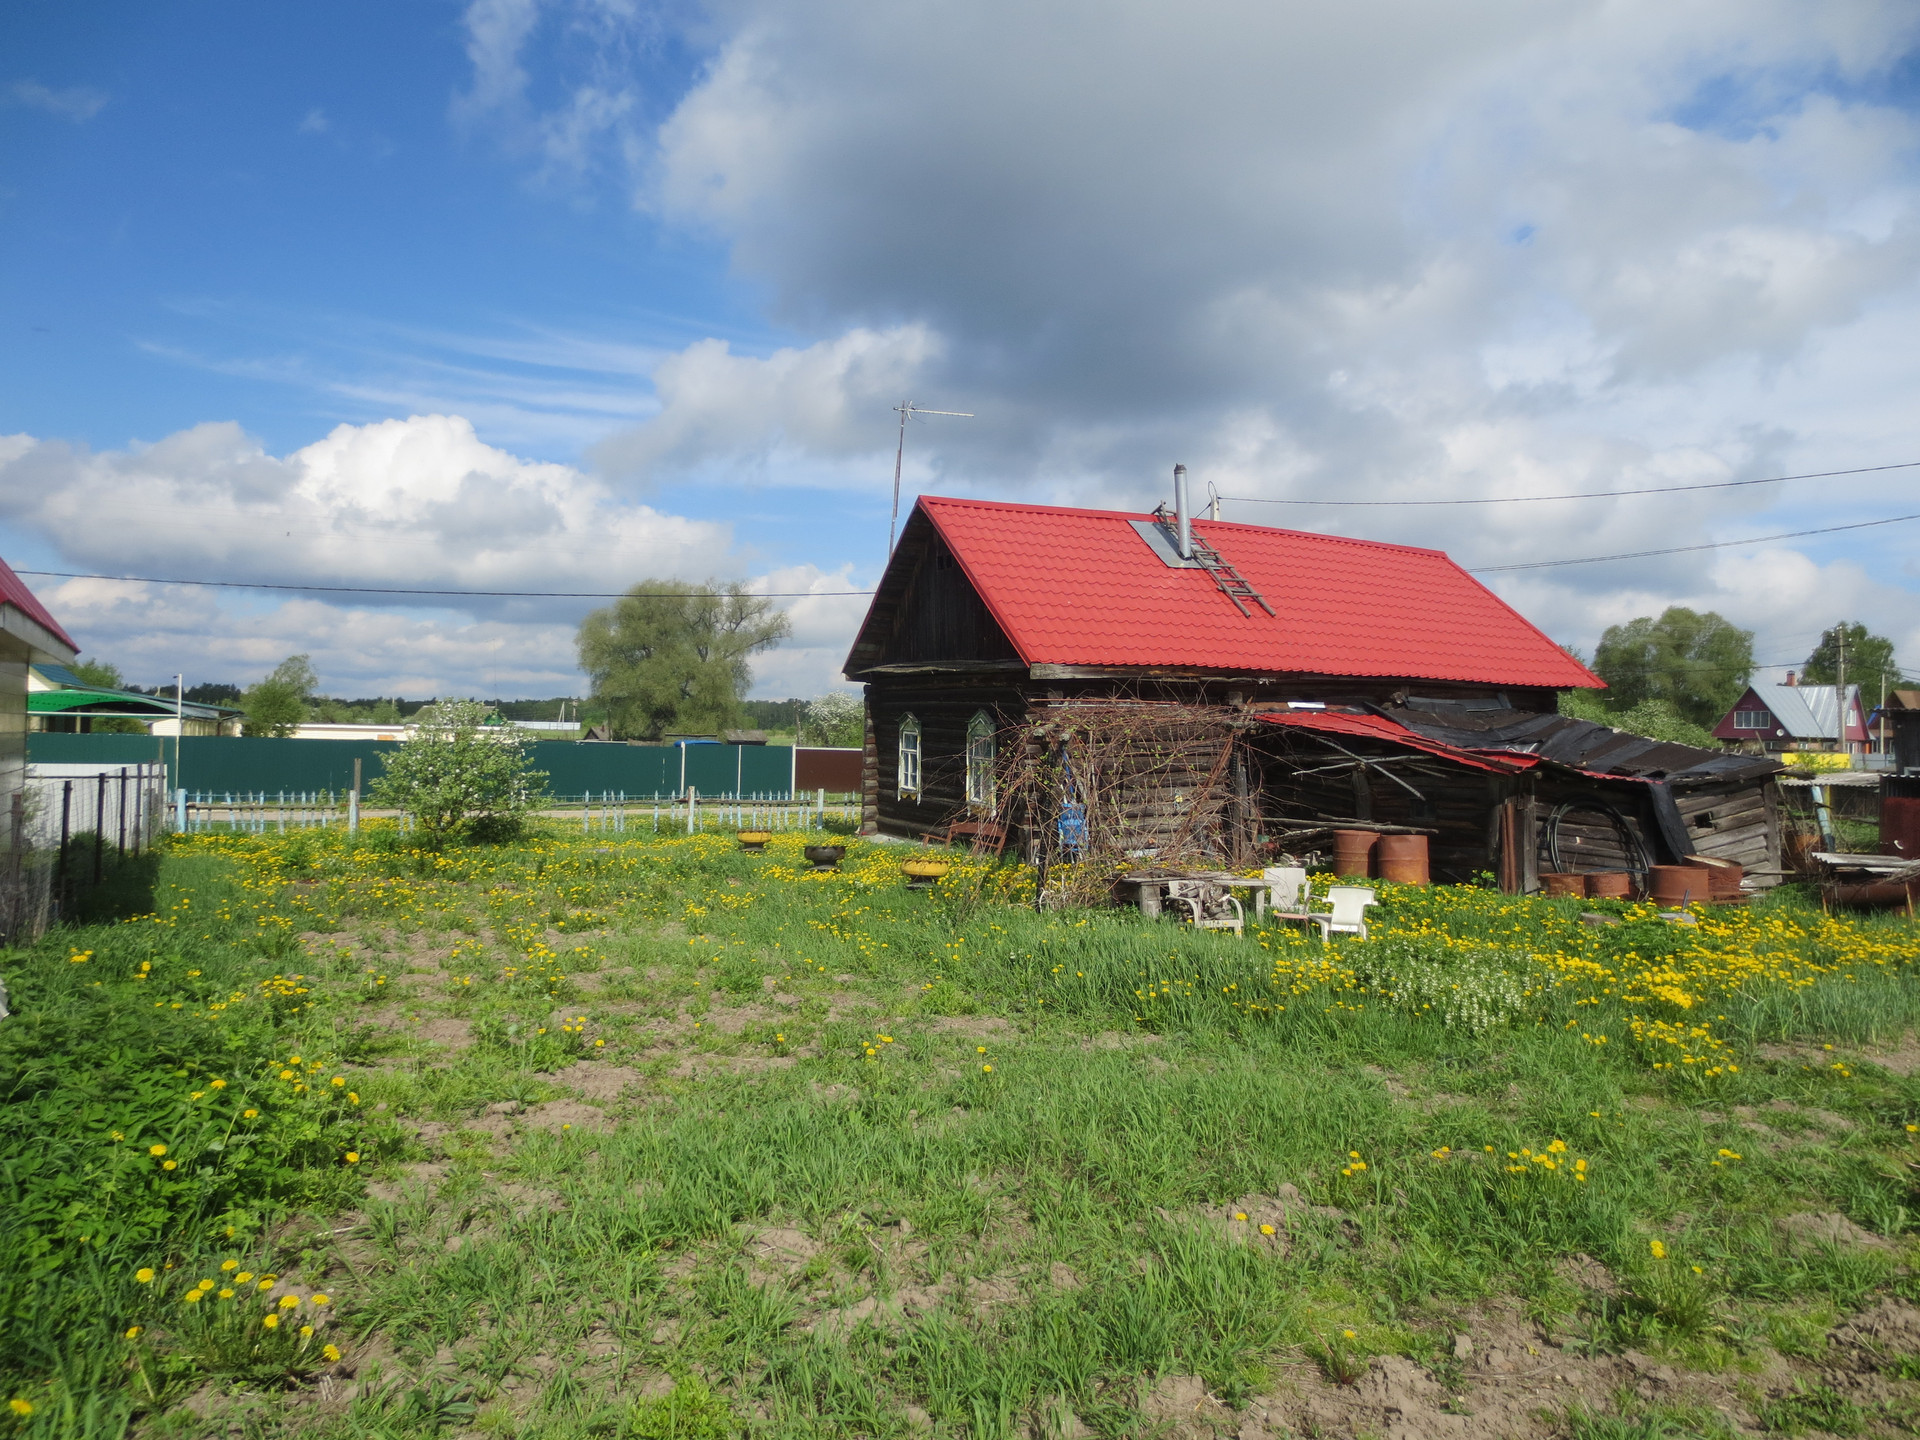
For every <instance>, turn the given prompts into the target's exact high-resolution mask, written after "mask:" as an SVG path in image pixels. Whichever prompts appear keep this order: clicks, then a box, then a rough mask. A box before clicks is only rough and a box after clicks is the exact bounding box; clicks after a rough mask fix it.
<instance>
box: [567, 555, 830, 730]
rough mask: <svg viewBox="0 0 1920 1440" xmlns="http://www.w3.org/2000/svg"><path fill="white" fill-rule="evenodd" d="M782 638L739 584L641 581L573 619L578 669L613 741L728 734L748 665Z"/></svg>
mask: <svg viewBox="0 0 1920 1440" xmlns="http://www.w3.org/2000/svg"><path fill="white" fill-rule="evenodd" d="M791 633H792V626H791V624H790V623H789V622H788V620H787V617H786V616H785V615H783V614H780V613H778V612H777V611H775V610H774V608H773V606H772V603H771V602H769V601H768V600H766V599H765V598H763V597H762V596H758V595H753V594H750V593H749V592H748V591H747V589H746V587H745V586H743V585H739V584H729V585H715V584H711V583H709V584H705V585H700V584H689V583H687V582H686V581H684V580H643V581H641V582H640V583H639V584H638V585H636V586H634V587H633V588H632V589H631V590H629V591H628V592H627V593H626V594H625V595H623V596H621V597H620V598H619V599H618V600H616V601H614V602H613V604H611V605H609V606H607V607H606V608H605V609H602V610H596V611H594V612H593V613H592V614H591V615H589V616H587V618H586V619H585V620H583V621H581V622H580V633H579V635H578V637H577V638H576V642H575V643H576V644H577V645H578V647H579V651H580V668H581V669H582V670H584V671H586V672H587V674H588V676H589V677H590V678H591V679H592V681H593V698H594V700H595V701H597V702H598V703H599V704H601V705H603V706H604V707H605V708H606V712H607V721H608V724H609V725H610V726H611V727H612V729H613V733H614V734H615V735H617V736H619V737H621V738H622V739H640V740H657V739H659V738H660V737H661V736H662V735H664V734H666V733H667V732H669V731H675V732H679V733H683V734H711V733H714V732H716V731H720V730H724V729H728V728H733V727H737V726H738V725H739V723H740V714H741V710H740V697H741V695H742V694H743V693H744V692H745V691H746V689H747V686H748V685H749V684H750V683H751V681H752V678H753V675H752V671H751V669H750V668H749V666H748V663H747V662H748V660H749V659H750V658H751V657H752V656H753V655H755V654H758V653H759V652H760V651H762V650H765V649H767V648H768V647H769V646H772V645H777V644H779V643H780V641H782V640H784V639H786V638H787V636H788V635H790V634H791Z"/></svg>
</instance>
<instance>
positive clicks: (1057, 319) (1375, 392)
mask: <svg viewBox="0 0 1920 1440" xmlns="http://www.w3.org/2000/svg"><path fill="white" fill-rule="evenodd" d="M717 17H718V18H717V20H716V28H715V31H714V34H715V36H716V37H717V38H716V39H715V41H714V50H713V58H712V60H711V62H710V64H709V65H708V67H707V69H706V71H705V73H704V75H703V76H702V77H701V78H700V80H699V82H698V83H697V84H695V85H694V87H693V88H692V89H691V90H690V91H689V92H688V93H687V94H686V95H685V97H684V98H683V100H682V101H681V103H680V104H679V106H678V107H677V109H676V110H675V112H674V113H673V114H672V115H671V116H670V117H669V118H668V119H667V120H666V122H665V123H664V124H663V126H662V127H661V128H660V129H659V131H658V134H657V137H656V138H657V145H658V156H657V161H656V164H655V166H654V168H653V170H652V171H651V172H650V173H651V174H652V176H653V177H654V186H653V189H652V190H651V191H650V192H649V195H648V203H649V204H651V205H653V206H656V207H658V209H659V210H660V211H661V213H663V214H665V215H667V216H668V217H670V218H672V219H675V220H678V221H680V222H682V223H684V224H688V225H691V226H695V227H699V228H701V229H704V230H706V231H708V232H710V233H712V234H715V235H717V236H719V237H721V238H722V239H723V240H725V241H726V242H728V243H729V244H730V245H731V247H732V254H733V257H734V261H735V264H736V265H737V266H738V267H739V268H740V269H741V270H742V271H743V272H744V273H745V274H747V275H749V276H751V277H753V278H754V279H756V280H758V281H760V282H761V283H763V284H764V285H766V286H767V287H768V291H769V293H770V295H771V297H772V300H771V303H772V306H773V310H774V313H775V314H776V315H777V316H779V317H780V318H782V319H783V320H785V321H787V322H788V323H790V324H792V325H794V326H795V327H796V328H799V329H801V330H803V331H805V332H809V333H812V334H814V335H818V336H820V337H822V338H820V339H818V340H817V341H816V342H815V343H814V344H813V345H812V346H811V347H810V348H809V349H808V350H805V351H796V352H792V353H795V354H804V355H809V356H811V355H816V354H817V355H820V356H822V357H825V356H828V355H831V354H833V353H835V347H836V346H838V345H840V344H842V343H843V342H845V341H849V340H853V339H855V338H857V337H866V336H871V335H874V334H883V333H906V331H905V329H904V327H909V326H910V327H912V332H911V333H913V335H914V336H915V341H914V343H915V346H916V354H915V363H914V365H913V366H912V367H911V370H910V372H909V373H910V375H911V379H912V382H913V384H914V385H915V387H916V390H917V392H918V398H923V399H925V398H926V397H929V396H935V397H938V399H937V400H935V402H934V403H942V404H951V405H953V407H954V408H961V409H968V410H973V411H976V412H978V414H979V417H980V418H979V419H978V420H977V421H974V422H969V423H967V424H965V425H959V426H955V427H953V428H952V429H950V430H944V431H941V432H939V433H937V434H934V433H929V434H928V435H927V436H926V437H925V438H924V440H923V442H922V444H923V451H922V453H923V457H924V458H923V463H924V465H925V470H924V471H923V478H924V480H925V482H926V483H928V484H929V485H932V486H936V487H938V488H944V489H955V488H958V489H974V490H980V491H985V492H987V493H993V494H999V495H1002V496H1005V497H1007V498H1038V499H1055V500H1065V501H1069V502H1081V503H1116V504H1129V505H1141V504H1147V503H1151V502H1152V501H1153V500H1154V499H1156V498H1158V497H1159V496H1160V495H1162V494H1164V491H1165V487H1166V479H1165V476H1166V473H1167V470H1168V467H1169V466H1170V465H1171V463H1172V462H1173V461H1175V460H1181V461H1185V462H1186V463H1188V464H1189V465H1190V466H1191V467H1192V468H1193V471H1194V474H1195V478H1196V480H1197V481H1200V482H1202V483H1206V482H1211V483H1213V484H1214V485H1215V487H1216V488H1217V489H1218V490H1219V491H1220V492H1222V493H1224V494H1228V495H1238V496H1246V497H1252V498H1254V499H1258V500H1276V499H1306V498H1329V497H1348V498H1363V497H1369V498H1378V499H1446V498H1468V497H1483V496H1490V495H1525V494H1540V493H1554V492H1560V491H1582V490H1610V489H1638V488H1645V487H1648V486H1656V485H1662V484H1667V485H1672V484H1683V483H1702V482H1707V481H1713V480H1722V479H1747V478H1758V477H1762V476H1766V475H1769V474H1778V473H1786V472H1792V471H1795V470H1825V469H1833V468H1841V467H1844V466H1847V465H1849V464H1857V465H1864V464H1872V463H1875V462H1882V461H1886V460H1890V459H1908V458H1913V456H1912V454H1911V453H1909V452H1910V447H1911V445H1912V441H1911V433H1910V427H1908V426H1907V424H1906V420H1905V416H1906V415H1907V413H1908V402H1907V401H1906V399H1905V398H1904V396H1906V395H1910V394H1911V391H1912V388H1913V386H1914V384H1915V383H1916V382H1920V364H1917V363H1916V361H1915V359H1914V356H1913V353H1912V351H1911V347H1910V346H1909V345H1907V344H1906V343H1905V342H1904V341H1902V340H1899V339H1897V338H1895V337H1896V336H1898V335H1900V334H1901V333H1902V332H1910V331H1911V329H1912V328H1913V327H1914V326H1915V325H1920V286H1916V284H1915V276H1916V274H1920V264H1917V263H1916V262H1920V223H1917V222H1920V214H1917V213H1916V210H1917V207H1916V204H1915V201H1916V198H1917V197H1916V187H1915V183H1914V181H1915V175H1914V167H1913V157H1914V155H1915V153H1916V151H1917V150H1920V120H1917V118H1916V114H1915V111H1914V107H1913V105H1912V104H1911V103H1910V97H1906V98H1903V94H1902V92H1901V90H1900V88H1899V86H1898V85H1897V83H1895V80H1896V77H1897V75H1898V74H1899V73H1901V67H1902V66H1903V65H1905V64H1908V63H1910V60H1911V56H1912V54H1913V53H1914V49H1915V45H1916V41H1917V40H1920V12H1915V11H1913V10H1911V9H1910V8H1907V7H1902V6H1898V5H1890V4H1884V3H1878V0H1858V3H1843V4H1839V5H1834V6H1824V7H1817V8H1809V7H1805V6H1800V5H1795V4H1791V3H1786V0H1761V3H1757V4H1747V3H1741V4H1734V3H1730V0H1716V3H1707V4H1702V5H1691V6H1682V7H1674V6H1670V5H1661V4H1656V3H1653V0H1613V3H1607V4H1602V5H1590V4H1584V3H1572V0H1565V3H1546V4H1517V3H1504V0H1487V3H1480V4H1475V5H1469V6H1453V7H1447V8H1445V9H1435V8H1434V7H1432V6H1427V5H1421V4H1417V3H1409V0H1363V3H1358V4H1353V5H1346V6H1331V7H1329V6H1309V5H1303V4H1285V5H1252V4H1247V3H1243V0H1198V3H1195V4H1192V5H1185V6H1181V7H1178V9H1177V10H1176V9H1169V8H1168V7H1165V6H1155V5H1150V4H1145V3H1137V4H1120V5H1111V4H1102V5H1094V4H1092V3H1079V4H1075V3H1069V4H1065V5H1060V6H1052V7H1043V8H1039V9H1036V8H1034V7H1031V6H1022V5H1018V4H1014V3H1012V0H985V3H983V4H981V5H977V6H971V7H965V8H963V9H954V8H953V7H941V6H935V5H932V4H926V3H905V4H897V3H888V4H881V3H877V0H829V3H825V4H822V5H816V6H809V7H806V8H805V9H804V10H796V9H794V8H793V7H790V6H784V5H776V4H771V3H766V0H732V3H727V4H723V5H720V6H718V7H717ZM850 76H857V77H858V80H857V83H849V80H848V77H850ZM704 358H705V357H700V356H694V355H691V354H690V355H689V356H687V357H685V364H686V367H687V370H688V371H689V373H698V374H699V376H700V379H701V383H700V384H699V385H698V386H693V387H689V390H688V392H687V393H686V394H684V395H682V396H680V397H678V398H677V399H676V398H672V397H669V396H668V395H667V394H666V393H665V391H664V390H663V391H662V397H661V398H662V402H663V403H662V410H661V413H660V414H659V416H658V417H657V418H655V419H653V420H650V421H648V422H646V423H644V424H643V425H641V426H639V427H637V428H636V429H635V430H634V431H633V432H632V433H630V434H628V435H626V436H623V437H621V438H619V439H618V440H616V441H612V442H609V444H608V445H607V446H606V447H604V448H603V450H602V452H601V454H602V456H604V457H606V458H608V459H609V460H613V459H616V458H618V457H621V456H638V457H641V460H642V461H645V460H646V459H648V458H651V457H658V456H662V455H673V456H675V457H677V459H678V460H679V462H680V463H682V464H691V463H694V461H695V458H696V457H697V456H698V455H699V454H701V453H714V454H721V453H724V454H736V453H739V452H742V451H745V452H749V453H753V452H755V451H756V447H758V450H757V456H758V461H759V463H762V464H765V465H768V466H778V465H781V464H785V465H787V466H789V467H791V468H792V470H793V471H794V472H795V473H805V472H806V464H807V459H808V451H807V446H808V444H809V443H811V442H810V441H809V440H808V438H807V437H805V436H804V435H800V436H799V438H798V439H796V435H798V434H799V432H797V431H794V430H789V429H786V428H782V427H779V426H774V425H768V424H760V423H757V422H751V423H746V424H742V423H740V419H741V412H742V411H744V410H747V409H749V408H750V409H751V410H752V412H753V413H755V414H759V413H764V412H765V411H766V410H767V409H769V408H770V407H771V408H773V409H775V410H777V408H778V404H779V401H778V400H777V399H770V397H769V395H768V387H772V389H773V391H774V394H775V395H776V396H778V395H781V394H784V393H786V391H785V390H784V389H783V387H786V386H789V385H790V386H791V387H792V393H793V394H794V395H795V397H796V399H797V398H798V397H799V396H800V395H801V394H802V393H803V391H804V387H803V386H802V385H801V384H800V383H799V382H798V381H797V380H796V379H794V378H792V377H794V376H797V374H798V372H799V368H800V367H798V366H797V365H794V364H793V363H791V362H789V363H788V364H787V365H786V366H785V367H784V368H783V367H781V366H773V365H765V364H761V363H757V362H748V361H743V360H741V359H740V358H739V357H732V356H726V355H725V354H724V352H721V353H720V355H719V356H718V357H716V358H724V359H725V360H726V361H727V362H728V364H726V365H713V366H706V367H704V368H703V367H702V365H701V364H700V361H701V360H702V359H704ZM1895 377H1897V378H1895ZM880 388H881V389H884V388H885V387H884V386H882V387H880ZM749 396H750V397H752V398H751V404H750V406H749V405H747V404H744V403H741V402H740V401H736V400H735V399H734V397H741V398H742V400H744V398H745V397H749ZM803 403H804V402H803ZM888 403H894V402H892V401H889V402H888ZM858 408H859V410H860V411H861V413H862V414H863V415H864V416H865V421H866V425H867V427H868V428H867V432H866V433H868V434H869V435H872V434H873V433H874V432H875V431H876V430H879V428H880V427H879V426H876V425H875V424H874V421H875V419H877V418H878V417H877V415H876V414H875V413H874V412H876V411H877V410H878V408H879V396H878V395H875V396H873V397H871V398H868V399H866V400H865V401H864V403H863V404H861V405H860V406H859V407H858ZM708 416H714V417H725V418H722V419H721V420H720V421H719V422H718V423H710V422H708V421H707V420H706V418H705V417H708ZM881 433H883V434H884V431H882V432H881ZM838 435H839V432H837V431H836V432H835V437H834V441H833V443H841V442H840V441H839V438H838ZM869 444H871V441H870V442H869ZM875 448H877V447H875ZM790 452H798V453H790ZM1907 493H1910V484H1909V482H1908V481H1906V480H1905V478H1904V477H1901V476H1893V477H1879V478H1872V477H1866V478H1861V479H1857V480H1849V481H1847V482H1845V483H1844V485H1841V486H1837V487H1836V486H1826V487H1820V486H1805V485H1802V486H1799V487H1797V488H1796V487H1793V486H1787V487H1781V488H1776V489H1768V488H1759V489H1747V490H1722V491H1717V492H1714V491H1707V492H1695V493H1692V494H1686V495H1674V496H1655V497H1645V498H1640V499H1632V500H1619V501H1601V502H1579V503H1566V504H1559V505H1550V506H1548V505H1540V506H1535V505H1513V506H1507V507H1487V508H1460V509H1453V510H1446V509H1408V510H1393V509H1376V510H1366V511H1360V510H1347V511H1336V510H1326V509H1321V510H1315V509H1310V508H1305V507H1301V508H1285V507H1280V506H1258V505H1252V504H1242V505H1240V506H1239V507H1238V508H1236V505H1235V504H1232V503H1230V504H1229V505H1228V506H1227V512H1226V513H1227V514H1228V515H1229V517H1230V518H1239V519H1248V520H1263V521H1267V522H1269V523H1295V524H1302V525H1305V526H1307V527H1308V528H1314V529H1323V530H1338V531H1342V532H1345V533H1354V534H1366V535H1370V536H1374V537H1376V538H1380V539H1390V540H1402V541H1410V542H1415V543H1426V544H1437V545H1441V546H1444V547H1446V548H1448V549H1450V550H1451V551H1453V552H1454V553H1455V554H1456V555H1457V556H1458V557H1459V558H1460V559H1462V560H1463V561H1464V562H1465V563H1468V564H1476V565H1480V564H1484V565H1495V564H1502V563H1513V562H1519V561H1528V560H1539V559H1546V558H1553V557H1556V556H1576V555H1583V554H1595V553H1606V552H1608V551H1614V550H1634V549H1645V548H1650V543H1657V540H1658V539H1661V538H1666V537H1670V536H1678V537H1682V538H1684V539H1686V540H1690V541H1698V540H1705V539H1711V538H1730V537H1738V536H1741V535H1750V534H1764V533H1768V532H1770V531H1776V530H1782V529H1790V528H1800V527H1801V526H1803V525H1813V524H1818V523H1820V521H1821V520H1822V519H1827V520H1832V519H1852V518H1866V517H1868V516H1871V515H1873V514H1875V513H1887V511H1888V510H1889V509H1890V508H1893V507H1895V506H1897V507H1898V508H1903V509H1910V508H1912V507H1911V505H1910V504H1908V503H1906V501H1905V500H1904V498H1903V497H1904V495H1905V494H1907ZM1837 509H1844V512H1845V513H1843V514H1836V513H1835V512H1836V510H1837ZM1650 536H1651V537H1655V539H1654V541H1653V542H1650V540H1649V537H1650ZM1850 543H1852V544H1854V545H1855V549H1856V553H1857V554H1858V555H1859V557H1860V560H1859V562H1858V563H1860V564H1861V565H1862V567H1863V568H1864V569H1865V570H1866V571H1868V572H1873V571H1876V570H1881V571H1889V572H1893V571H1897V558H1896V557H1897V556H1899V555H1900V554H1901V553H1903V552H1901V551H1900V550H1899V548H1898V547H1899V543H1900V542H1899V541H1898V539H1897V538H1896V537H1895V535H1894V534H1892V533H1891V532H1865V533H1862V534H1860V535H1859V536H1857V537H1856V541H1855V542H1850ZM1766 553H1767V554H1768V555H1769V556H1777V554H1778V551H1777V550H1769V551H1768V552H1766ZM1783 563H1784V562H1783ZM1808 563H1809V564H1811V563H1812V562H1810V561H1809V562H1808ZM1730 573H1732V572H1729V571H1724V570H1723V569H1722V568H1721V567H1720V566H1719V565H1718V564H1717V563H1716V562H1715V561H1714V560H1713V558H1712V557H1711V556H1710V555H1709V556H1705V557H1702V556H1691V557H1673V558H1671V559H1665V560H1657V561H1646V562H1637V563H1635V564H1632V565H1628V566H1614V567H1604V566H1593V567H1571V568H1568V569H1566V570H1560V571H1553V572H1540V573H1537V574H1535V575H1534V576H1533V577H1532V578H1530V579H1528V580H1527V581H1525V582H1524V583H1523V582H1521V581H1519V580H1517V579H1503V580H1500V581H1499V582H1498V583H1499V585H1500V586H1501V587H1502V588H1503V589H1504V590H1505V591H1506V592H1507V593H1509V594H1513V595H1516V596H1518V595H1521V594H1523V593H1524V594H1525V595H1526V596H1528V597H1530V603H1531V604H1533V605H1534V606H1535V609H1536V611H1537V613H1539V614H1540V615H1541V616H1542V618H1543V620H1545V621H1547V622H1548V623H1554V624H1561V625H1564V626H1565V627H1566V628H1565V629H1563V630H1561V631H1558V632H1557V633H1561V634H1563V636H1564V637H1565V638H1567V639H1569V640H1577V641H1580V642H1581V643H1585V644H1589V645H1590V644H1591V643H1592V640H1593V639H1594V638H1595V636H1596V635H1597V633H1598V629H1599V625H1600V623H1601V622H1600V620H1599V617H1600V616H1601V615H1602V614H1603V613H1608V612H1610V611H1611V610H1613V609H1617V608H1620V606H1621V605H1623V604H1631V605H1634V606H1639V607H1641V609H1640V611H1638V612H1636V613H1644V610H1645V609H1649V608H1658V605H1659V604H1660V603H1665V601H1667V600H1680V599H1693V600H1699V599H1700V598H1701V597H1702V596H1705V597H1706V598H1708V599H1712V598H1713V597H1714V596H1716V595H1717V596H1718V597H1719V602H1720V605H1721V608H1728V609H1737V608H1738V607H1739V606H1742V605H1746V604H1748V603H1750V602H1751V601H1752V599H1753V596H1752V594H1751V593H1750V592H1747V591H1742V590H1740V589H1739V588H1738V587H1732V582H1731V581H1726V580H1723V579H1721V578H1720V577H1722V576H1724V575H1726V574H1730ZM1729 587H1731V588H1729ZM1820 593H1821V594H1823V595H1824V596H1825V597H1826V599H1827V600H1828V601H1829V602H1830V603H1831V604H1835V605H1837V604H1839V603H1841V601H1842V599H1843V597H1844V596H1845V595H1847V594H1848V593H1851V592H1849V591H1847V589H1846V587H1844V586H1839V587H1830V588H1828V589H1826V590H1825V591H1823V592H1820ZM1902 597H1907V592H1906V591H1905V590H1895V591H1893V592H1891V593H1886V594H1879V595H1877V596H1876V603H1880V604H1882V605H1885V606H1892V607H1893V609H1894V610H1895V611H1896V612H1899V613H1901V614H1907V613H1911V610H1912V601H1911V598H1910V597H1909V598H1902ZM1860 598H1861V599H1862V601H1863V602H1864V600H1865V598H1866V597H1865V596H1864V595H1863V596H1861V597H1860ZM1764 609H1765V607H1759V610H1764ZM1759 610H1756V613H1759ZM1623 618H1624V617H1623ZM1736 618H1739V617H1738V616H1736ZM1828 618H1831V617H1828ZM1901 623H1904V622H1901Z"/></svg>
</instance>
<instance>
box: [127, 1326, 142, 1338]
mask: <svg viewBox="0 0 1920 1440" xmlns="http://www.w3.org/2000/svg"><path fill="white" fill-rule="evenodd" d="M126 1338H127V1339H129V1340H138V1339H139V1338H140V1327H139V1326H138V1325H129V1326H128V1327H127V1336H126Z"/></svg>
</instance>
